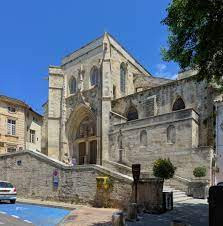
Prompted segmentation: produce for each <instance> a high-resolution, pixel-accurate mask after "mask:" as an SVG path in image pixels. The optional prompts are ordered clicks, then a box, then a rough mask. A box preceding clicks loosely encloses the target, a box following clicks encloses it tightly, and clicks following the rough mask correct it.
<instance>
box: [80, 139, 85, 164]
mask: <svg viewBox="0 0 223 226" xmlns="http://www.w3.org/2000/svg"><path fill="white" fill-rule="evenodd" d="M85 156H86V143H85V142H81V143H79V164H80V165H83V164H84V163H85Z"/></svg>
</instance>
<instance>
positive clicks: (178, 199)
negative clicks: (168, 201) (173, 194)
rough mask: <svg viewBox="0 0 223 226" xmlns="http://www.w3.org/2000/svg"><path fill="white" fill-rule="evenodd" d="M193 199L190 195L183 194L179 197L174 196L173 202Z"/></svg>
mask: <svg viewBox="0 0 223 226" xmlns="http://www.w3.org/2000/svg"><path fill="white" fill-rule="evenodd" d="M190 199H192V197H189V196H186V195H185V196H183V197H177V198H173V202H174V203H178V202H183V201H186V200H190Z"/></svg>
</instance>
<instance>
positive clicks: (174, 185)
mask: <svg viewBox="0 0 223 226" xmlns="http://www.w3.org/2000/svg"><path fill="white" fill-rule="evenodd" d="M103 167H105V168H107V169H110V170H113V171H115V172H118V173H121V174H124V175H126V176H128V177H132V169H131V168H130V167H129V166H125V165H123V164H120V163H117V162H112V161H104V162H103ZM147 174H148V175H149V176H150V175H152V173H151V172H149V173H145V172H141V176H142V177H146V176H148V175H147ZM186 183H187V181H185V179H183V178H178V177H176V178H174V179H171V180H167V181H165V183H164V187H163V191H164V192H165V191H167V192H170V191H172V192H173V202H174V203H177V202H183V201H185V200H189V199H192V197H189V196H187V195H186V192H185V191H186V187H187V185H186Z"/></svg>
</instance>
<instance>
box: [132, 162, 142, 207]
mask: <svg viewBox="0 0 223 226" xmlns="http://www.w3.org/2000/svg"><path fill="white" fill-rule="evenodd" d="M140 171H141V165H140V164H132V176H133V180H134V184H135V203H137V183H138V181H139V178H140Z"/></svg>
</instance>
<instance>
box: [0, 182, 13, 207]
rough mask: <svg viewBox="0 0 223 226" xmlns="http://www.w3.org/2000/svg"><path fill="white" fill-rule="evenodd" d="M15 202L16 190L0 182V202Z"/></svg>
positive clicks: (8, 184) (10, 185)
mask: <svg viewBox="0 0 223 226" xmlns="http://www.w3.org/2000/svg"><path fill="white" fill-rule="evenodd" d="M5 200H8V201H10V203H12V204H14V203H15V202H16V188H15V187H14V186H13V185H12V184H11V183H9V182H7V181H0V201H5Z"/></svg>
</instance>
